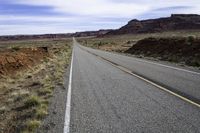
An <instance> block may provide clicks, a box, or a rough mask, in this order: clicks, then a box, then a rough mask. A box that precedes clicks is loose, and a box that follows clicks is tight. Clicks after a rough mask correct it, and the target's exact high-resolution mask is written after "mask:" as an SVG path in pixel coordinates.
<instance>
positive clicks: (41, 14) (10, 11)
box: [0, 0, 200, 35]
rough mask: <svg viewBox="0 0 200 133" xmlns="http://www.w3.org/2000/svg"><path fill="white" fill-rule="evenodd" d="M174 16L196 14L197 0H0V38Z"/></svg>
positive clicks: (199, 10)
mask: <svg viewBox="0 0 200 133" xmlns="http://www.w3.org/2000/svg"><path fill="white" fill-rule="evenodd" d="M176 13H177V14H178V13H183V14H200V0H0V35H18V34H46V33H73V32H78V31H91V30H99V29H116V28H119V27H121V26H123V25H125V24H126V23H127V22H128V21H130V20H132V19H139V20H142V19H152V18H159V17H167V16H170V14H176Z"/></svg>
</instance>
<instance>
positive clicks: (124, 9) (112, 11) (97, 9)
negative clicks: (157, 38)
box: [16, 0, 149, 17]
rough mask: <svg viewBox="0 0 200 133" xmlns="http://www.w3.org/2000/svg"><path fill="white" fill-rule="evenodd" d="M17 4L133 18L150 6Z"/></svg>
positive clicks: (86, 0) (37, 0)
mask: <svg viewBox="0 0 200 133" xmlns="http://www.w3.org/2000/svg"><path fill="white" fill-rule="evenodd" d="M16 3H22V4H30V5H48V6H52V7H54V10H55V11H59V12H63V13H72V14H76V15H90V16H94V15H99V16H106V17H110V16H113V17H115V16H117V17H131V16H134V15H138V14H141V13H144V12H146V11H148V10H149V7H148V5H145V4H134V3H116V2H111V1H108V0H56V2H55V0H29V1H28V0H18V1H16Z"/></svg>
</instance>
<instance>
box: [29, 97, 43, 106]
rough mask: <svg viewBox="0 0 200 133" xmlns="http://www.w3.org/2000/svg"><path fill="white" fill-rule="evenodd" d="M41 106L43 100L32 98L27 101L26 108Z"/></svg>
mask: <svg viewBox="0 0 200 133" xmlns="http://www.w3.org/2000/svg"><path fill="white" fill-rule="evenodd" d="M40 104H41V100H40V98H39V97H38V96H30V97H29V98H28V99H27V100H26V101H25V106H26V107H33V106H38V105H40Z"/></svg>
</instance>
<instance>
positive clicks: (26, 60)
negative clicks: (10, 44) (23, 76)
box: [0, 47, 49, 75]
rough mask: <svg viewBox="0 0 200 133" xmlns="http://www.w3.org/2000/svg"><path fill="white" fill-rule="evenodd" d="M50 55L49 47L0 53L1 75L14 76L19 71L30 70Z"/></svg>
mask: <svg viewBox="0 0 200 133" xmlns="http://www.w3.org/2000/svg"><path fill="white" fill-rule="evenodd" d="M48 55H49V53H48V50H47V47H38V48H21V49H19V50H17V51H15V50H14V51H13V49H8V50H5V51H4V52H1V53H0V75H7V74H13V73H16V72H17V71H18V70H21V69H25V68H30V67H31V66H32V65H34V64H36V63H37V62H39V61H41V59H43V58H44V57H46V56H48Z"/></svg>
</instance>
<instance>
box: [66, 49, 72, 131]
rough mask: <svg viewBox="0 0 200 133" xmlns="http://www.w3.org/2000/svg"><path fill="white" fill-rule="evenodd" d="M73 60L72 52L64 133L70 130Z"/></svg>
mask: <svg viewBox="0 0 200 133" xmlns="http://www.w3.org/2000/svg"><path fill="white" fill-rule="evenodd" d="M73 60H74V50H73V52H72V59H71V68H70V75H69V84H68V93H67V104H66V111H65V123H64V133H69V128H70V111H71V90H72V70H73Z"/></svg>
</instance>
